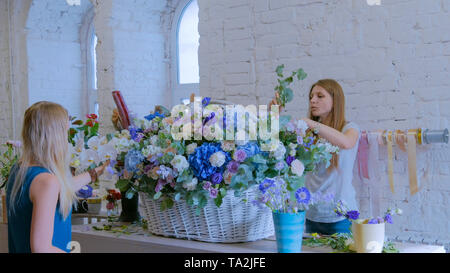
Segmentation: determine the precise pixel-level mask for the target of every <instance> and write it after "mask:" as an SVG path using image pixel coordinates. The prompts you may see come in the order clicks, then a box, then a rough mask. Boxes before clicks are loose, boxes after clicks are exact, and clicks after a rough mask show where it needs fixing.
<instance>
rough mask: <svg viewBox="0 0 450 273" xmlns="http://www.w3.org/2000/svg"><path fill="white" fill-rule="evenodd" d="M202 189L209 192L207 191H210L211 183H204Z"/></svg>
mask: <svg viewBox="0 0 450 273" xmlns="http://www.w3.org/2000/svg"><path fill="white" fill-rule="evenodd" d="M203 189H204V190H205V191H209V189H211V182H209V181H206V182H205V183H204V184H203Z"/></svg>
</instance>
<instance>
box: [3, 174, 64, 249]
mask: <svg viewBox="0 0 450 273" xmlns="http://www.w3.org/2000/svg"><path fill="white" fill-rule="evenodd" d="M17 171H18V168H17V165H14V167H13V168H12V169H11V174H10V176H9V179H8V184H7V190H6V207H7V211H8V248H9V253H31V245H30V232H31V217H32V215H33V203H32V202H31V200H30V185H31V182H32V181H33V179H34V178H35V177H36V176H37V175H38V174H41V173H49V171H48V170H47V169H45V168H43V167H38V166H33V167H30V168H29V169H28V170H27V174H26V176H25V182H24V184H23V186H22V194H20V192H18V193H17V195H16V202H15V210H14V212H13V211H12V209H11V208H10V207H9V206H10V205H9V204H10V203H9V200H10V195H11V190H12V187H13V184H14V180H15V178H16V173H17ZM71 218H72V211H70V213H69V216H67V218H66V220H64V218H63V216H62V214H61V213H60V212H59V201H58V205H57V207H56V211H55V220H54V225H53V239H52V244H53V246H55V247H58V248H60V249H61V250H63V251H66V252H70V250H69V249H67V244H68V243H69V242H70V241H71V239H72V220H71Z"/></svg>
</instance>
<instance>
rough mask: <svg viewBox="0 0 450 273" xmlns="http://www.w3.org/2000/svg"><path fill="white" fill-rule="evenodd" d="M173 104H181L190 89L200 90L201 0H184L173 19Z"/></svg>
mask: <svg viewBox="0 0 450 273" xmlns="http://www.w3.org/2000/svg"><path fill="white" fill-rule="evenodd" d="M172 36H173V39H172V41H173V46H172V87H173V89H172V90H173V93H172V95H173V96H172V104H173V105H177V104H180V103H181V101H182V99H186V98H189V96H190V94H191V93H195V94H199V82H200V80H199V79H200V77H199V65H198V46H199V38H200V35H199V33H198V4H197V0H182V1H180V6H179V7H178V8H177V10H176V12H175V16H174V20H173V23H172Z"/></svg>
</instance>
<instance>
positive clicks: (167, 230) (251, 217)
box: [139, 187, 274, 243]
mask: <svg viewBox="0 0 450 273" xmlns="http://www.w3.org/2000/svg"><path fill="white" fill-rule="evenodd" d="M256 190H257V188H256V187H252V188H250V189H249V190H247V191H245V192H243V194H242V195H241V196H240V197H235V196H234V193H233V191H228V193H227V195H226V196H225V197H224V198H223V203H222V205H221V206H220V207H219V208H218V207H217V206H216V204H215V203H214V201H213V200H211V199H210V200H208V203H207V205H206V206H205V207H204V208H203V209H202V211H201V213H200V214H199V215H197V214H196V211H195V208H194V207H192V206H190V205H188V204H187V203H186V202H185V201H184V200H181V201H179V202H175V204H174V206H173V207H172V208H171V209H168V210H164V211H161V207H160V206H161V201H159V200H157V201H155V200H153V199H151V198H149V196H148V194H146V193H142V192H140V193H139V196H140V198H141V200H142V203H143V208H142V217H143V218H144V219H145V220H147V221H148V230H149V232H150V233H152V234H155V235H162V236H166V237H175V238H183V239H188V240H198V241H204V242H220V243H237V242H250V241H256V240H260V239H264V238H267V237H270V236H272V235H273V234H274V227H273V220H272V212H271V211H270V209H269V208H264V209H261V208H258V207H257V206H255V205H253V204H252V203H251V200H254V199H255V198H256V193H257V192H256ZM245 199H246V200H249V201H247V202H245V201H244V200H245Z"/></svg>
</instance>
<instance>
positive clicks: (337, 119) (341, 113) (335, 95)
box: [308, 79, 346, 170]
mask: <svg viewBox="0 0 450 273" xmlns="http://www.w3.org/2000/svg"><path fill="white" fill-rule="evenodd" d="M316 85H318V86H320V87H322V88H323V89H325V90H326V91H327V92H328V94H330V96H331V98H332V99H333V107H332V109H331V112H330V115H331V116H330V119H329V121H328V122H327V123H329V124H326V123H324V121H319V117H314V116H313V115H312V113H311V104H310V106H309V110H308V113H309V118H310V119H312V120H314V121H317V122H322V123H323V124H325V125H327V126H329V127H332V128H334V129H336V130H338V131H339V132H342V128H344V126H345V123H346V120H345V96H344V91H343V90H342V87H341V85H340V84H339V83H338V82H337V81H335V80H333V79H322V80H319V81H317V82H316V83H314V84H313V85H312V86H311V89H310V90H309V97H310V96H311V92H312V90H313V88H314V87H315V86H316ZM338 163H339V155H337V154H334V155H333V157H332V158H331V164H330V168H329V169H328V170H331V168H333V167H334V168H337V167H338Z"/></svg>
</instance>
